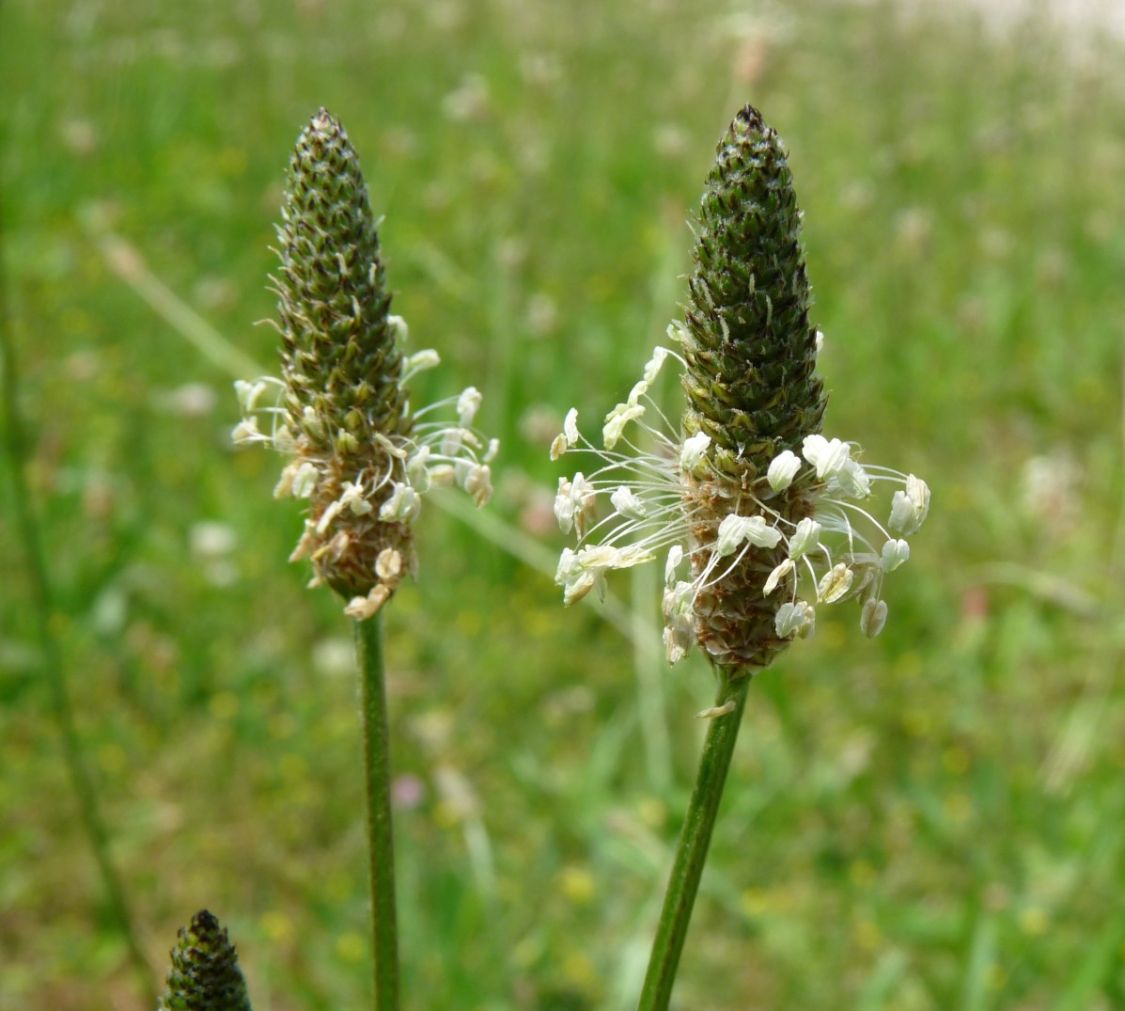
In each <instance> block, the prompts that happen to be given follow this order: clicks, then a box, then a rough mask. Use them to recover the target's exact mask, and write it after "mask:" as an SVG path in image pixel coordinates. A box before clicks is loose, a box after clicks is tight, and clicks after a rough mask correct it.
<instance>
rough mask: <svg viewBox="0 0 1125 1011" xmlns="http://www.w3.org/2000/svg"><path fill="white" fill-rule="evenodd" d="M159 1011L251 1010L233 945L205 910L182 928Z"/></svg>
mask: <svg viewBox="0 0 1125 1011" xmlns="http://www.w3.org/2000/svg"><path fill="white" fill-rule="evenodd" d="M157 1011H251V1008H250V998H249V996H247V993H246V981H245V980H244V979H243V978H242V970H240V969H239V968H238V955H237V954H236V953H235V950H234V945H233V944H231V943H230V938H229V937H227V932H226V930H225V929H224V928H223V927H221V926H220V925H219V921H218V920H217V919H216V918H215V917H214V916H212V915H211V914H210V913H209V912H207V910H206V909H204V910H202V911H201V912H198V913H196V914H195V916H194V917H192V921H191V925H190V926H188V927H181V928H180V932H179V935H178V940H177V941H176V946H175V947H174V948H173V949H172V968H171V971H170V972H169V973H168V989H167V990H166V991H165V993H164V996H163V997H161V998H160V1004H159V1005H158V1006H157Z"/></svg>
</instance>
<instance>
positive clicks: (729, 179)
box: [551, 106, 930, 1011]
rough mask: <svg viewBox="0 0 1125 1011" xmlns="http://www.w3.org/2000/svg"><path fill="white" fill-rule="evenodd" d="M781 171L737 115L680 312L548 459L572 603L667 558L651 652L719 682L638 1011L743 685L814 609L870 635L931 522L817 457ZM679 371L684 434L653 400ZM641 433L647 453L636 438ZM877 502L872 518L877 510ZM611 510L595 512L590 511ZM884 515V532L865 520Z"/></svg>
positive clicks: (780, 159)
mask: <svg viewBox="0 0 1125 1011" xmlns="http://www.w3.org/2000/svg"><path fill="white" fill-rule="evenodd" d="M800 231H801V213H800V210H799V209H798V206H797V199H796V194H795V192H794V189H793V181H792V175H791V173H790V169H789V164H788V156H787V154H786V151H785V148H784V146H783V144H782V143H781V140H780V138H779V137H778V135H777V134H776V132H774V130H772V129H771V128H770V127H769V126H767V125H766V124H765V123H764V122H763V121H762V117H761V115H760V114H759V113H758V111H757V110H756V109H754V108H752V107H751V106H746V107H745V108H744V109H742V111H741V112H739V114H738V115H737V116H736V117H735V119H734V121H733V122H732V123H731V125H730V128H729V129H728V131H727V133H726V135H725V136H724V137H723V139H722V140H721V141H720V143H719V146H718V149H717V152H716V158H715V164H714V167H713V168H712V170H711V173H710V175H709V176H708V179H707V183H706V187H705V189H704V193H703V198H702V201H701V204H700V210H699V216H698V222H697V228H696V242H695V248H694V251H693V270H692V273H691V277H690V280H689V295H690V297H689V301H688V304H687V305H686V306H685V312H684V318H683V320H682V321H677V322H674V323H672V325H671V326H669V328H668V337H669V341H670V343H671V346H670V347H657V348H656V349H655V351H654V352H653V355H652V357H651V358H650V360H649V362H648V363H647V365H646V366H645V369H644V373H643V376H642V378H641V379H640V381H639V382H637V383H636V384H635V385H634V386H633V389H632V390H631V391H630V393H629V396H628V398H627V399H626V400H625V401H624V402H623V403H620V404H618V405H617V406H616V407H615V408H614V409H613V410H612V411H610V413H609V414H608V415H607V416H606V418H605V422H604V424H603V426H602V440H601V441H602V445H601V446H600V447H599V446H596V445H594V443H592V442H591V441H590V440H589V439H587V438H586V437H585V436H584V435H583V434H582V433H581V431H580V430H579V428H578V416H577V412H576V411H574V410H573V409H572V410H571V411H569V412H568V414H567V416H566V419H565V421H564V424H563V431H562V433H561V434H560V435H559V436H558V437H557V438H556V439H555V441H554V443H553V445H552V447H551V455H552V458H558V457H559V456H561V455H563V454H565V453H579V454H583V455H585V456H587V457H588V458H589V459H590V460H591V465H590V467H589V468H588V473H583V472H581V471H580V472H578V473H576V474H574V475H573V476H572V477H569V478H567V477H564V478H560V480H559V490H558V494H557V496H556V499H555V515H556V517H557V518H558V521H559V525H560V526H561V528H562V529H563V531H564V532H568V533H569V532H570V531H572V530H573V531H574V532H575V533H576V534H577V538H578V543H577V545H576V548H575V549H570V548H567V549H566V550H564V551H563V553H562V556H561V558H560V559H559V566H558V571H557V573H556V581H557V582H558V583H559V585H560V586H562V587H563V599H564V602H565V603H566V604H571V603H573V602H575V601H576V600H580V599H581V598H582V597H584V596H585V595H586V594H588V593H589V592H590V591H591V590H595V589H596V590H601V589H602V588H603V587H604V580H605V574H606V573H607V571H608V570H610V569H619V568H628V567H630V566H633V565H638V564H641V563H643V562H647V561H649V560H651V559H654V558H656V557H657V556H663V557H664V576H665V590H664V601H663V611H664V645H665V649H666V652H667V656H668V660H669V662H670V663H673V664H674V663H677V662H678V661H679V660H681V659H682V658H683V657H684V656H685V655H686V653H687V652H688V651H689V650H690V649H691V648H692V647H693V646H695V645H697V644H698V645H699V647H700V648H701V649H702V650H703V652H704V654H705V655H706V656H707V657H708V659H709V660H710V661H711V663H712V664H713V665H714V667H715V668H716V672H717V675H718V678H719V682H720V702H719V704H718V705H717V706H715V707H713V708H712V709H710V710H707V711H706V712H705V713H704V714H702V715H706V716H707V717H709V718H711V719H712V720H713V723H712V725H711V727H710V730H709V732H708V735H707V743H706V744H705V747H704V756H703V761H702V764H701V767H700V773H699V779H698V781H697V784H696V789H695V792H694V794H693V795H692V800H691V807H690V809H689V815H688V821H687V823H686V825H685V828H684V832H683V835H682V837H681V840H680V845H679V849H678V852H677V855H676V861H675V867H674V869H673V872H672V877H671V880H670V883H669V890H668V893H667V896H666V899H665V905H664V909H663V912H662V914H661V920H660V927H659V930H658V935H657V942H656V945H655V947H654V950H653V954H652V960H651V962H650V965H649V972H648V976H647V977H646V980H645V985H644V996H643V997H642V1001H641V1007H642V1008H644V1009H646V1011H656V1009H662V1008H666V1007H667V1006H668V1001H669V999H670V996H671V990H672V983H673V980H674V977H675V970H676V966H677V964H678V961H679V956H680V951H681V949H682V946H683V941H684V936H685V933H686V930H687V924H688V918H689V917H690V914H691V908H692V904H693V902H694V898H695V894H696V890H697V888H698V885H699V878H700V875H701V873H702V869H703V862H704V858H705V856H706V851H707V844H708V841H709V839H710V835H711V827H712V825H713V823H714V818H715V815H716V812H717V810H718V805H719V798H720V796H721V791H722V786H723V782H724V779H725V775H726V768H727V765H728V764H729V762H730V757H731V754H732V753H733V746H734V740H735V736H736V735H737V732H738V724H739V722H740V715H741V712H742V707H743V704H744V701H745V691H746V685H747V683H748V682H749V680H750V678H751V677H752V676H753V674H754V673H755V672H757V671H759V670H761V669H762V668H764V667H765V666H767V665H768V664H769V663H770V662H771V661H772V660H773V659H774V658H775V657H776V656H777V655H778V654H779V653H780V652H781V651H782V650H784V649H785V648H786V647H787V646H788V645H789V644H790V642H792V641H793V640H794V639H795V638H799V637H800V638H808V637H809V636H811V635H812V634H813V632H814V630H815V621H816V609H817V608H818V607H823V606H831V605H835V604H837V603H838V602H841V601H846V600H856V601H858V602H859V605H860V607H859V624H860V628H861V629H862V631H863V632H864V633H865V634H866V635H868V636H875V635H878V634H879V632H880V631H881V630H882V628H883V625H884V623H885V622H886V618H887V604H886V602H885V601H884V599H883V581H884V578H885V577H886V575H887V574H888V573H890V572H892V571H893V570H895V569H897V568H898V567H899V566H901V565H902V564H903V563H904V562H905V561H906V560H907V559H908V558H909V557H910V546H909V544H908V542H907V540H906V538H907V537H909V536H911V535H912V534H913V533H915V532H916V531H917V530H918V528H919V527H920V526H921V525H922V522H923V521H924V520H925V518H926V515H927V513H928V511H929V505H930V491H929V488H928V487H927V486H926V483H925V482H924V481H922V480H921V479H920V478H917V477H915V476H914V475H912V474H901V473H899V472H898V471H894V470H891V469H889V468H885V467H879V466H874V465H871V464H867V463H861V462H860V459H861V450H860V448H859V446H858V445H857V444H856V443H854V442H848V441H843V440H841V439H838V438H826V437H825V436H824V435H822V434H821V426H822V420H823V415H824V410H825V406H826V402H827V398H826V396H825V393H824V389H823V385H822V383H821V381H820V379H819V378H818V377H817V375H816V362H817V356H818V354H819V352H820V349H821V347H822V344H823V336H822V335H821V334H820V332H819V331H817V330H816V329H815V327H813V326H812V325H811V323H810V322H809V306H810V304H811V301H812V293H811V289H810V286H809V282H808V276H807V272H806V269H805V257H804V251H803V249H802V246H801V239H800ZM669 361H672V362H674V363H676V364H677V365H678V366H679V368H680V382H681V385H682V387H683V391H684V395H685V407H684V412H683V417H682V419H681V422H680V424H679V425H678V426H673V424H672V423H671V422H670V421H669V420H668V418H667V417H666V416H665V414H664V413H663V412H662V411H661V409H660V407H659V405H658V403H657V402H656V400H655V399H654V398H653V396H652V395H651V394H650V392H649V391H650V389H651V388H652V386H653V384H654V383H655V382H656V381H657V377H658V375H659V374H660V372H661V371H662V369H663V368H664V367H665V365H666V363H667V362H669ZM637 430H639V431H640V432H641V433H642V435H641V436H640V437H637V436H635V435H633V434H632V433H633V432H635V431H637ZM880 492H885V493H889V494H887V495H886V498H887V499H889V502H888V503H885V504H884V505H883V506H882V507H879V506H875V505H873V504H872V503H873V501H877V500H878V497H879V493H880ZM605 499H608V500H609V509H608V510H604V509H603V508H602V507H601V502H602V501H604V500H605ZM880 508H881V509H882V510H883V512H882V515H883V516H885V517H886V518H885V519H879V518H878V515H879V511H880Z"/></svg>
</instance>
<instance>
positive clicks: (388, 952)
mask: <svg viewBox="0 0 1125 1011" xmlns="http://www.w3.org/2000/svg"><path fill="white" fill-rule="evenodd" d="M355 634H356V639H355V641H356V654H357V657H358V660H359V673H360V679H361V681H362V687H363V751H364V774H365V780H366V788H367V840H368V851H369V853H370V858H371V925H372V952H373V954H374V958H375V1008H376V1011H398V997H399V980H398V926H397V923H396V920H395V863H394V833H393V830H392V828H393V827H392V824H391V760H390V754H389V751H388V747H387V739H388V732H387V689H386V681H385V678H384V675H383V638H382V628H381V618H380V616H379V615H378V614H376V615H375V616H374V617H373V618H368V619H367V620H366V621H359V622H356V633H355Z"/></svg>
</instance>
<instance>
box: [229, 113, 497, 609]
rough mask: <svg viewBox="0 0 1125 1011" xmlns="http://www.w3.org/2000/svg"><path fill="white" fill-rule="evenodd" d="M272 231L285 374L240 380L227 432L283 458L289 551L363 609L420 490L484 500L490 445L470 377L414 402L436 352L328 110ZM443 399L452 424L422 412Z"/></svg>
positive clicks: (394, 558) (401, 569) (385, 586)
mask: <svg viewBox="0 0 1125 1011" xmlns="http://www.w3.org/2000/svg"><path fill="white" fill-rule="evenodd" d="M277 237H278V254H279V256H280V260H281V267H280V271H279V272H278V275H277V276H276V278H274V283H275V291H276V293H277V296H278V316H279V320H278V323H277V328H278V330H279V331H280V333H281V337H282V356H281V357H282V370H281V372H282V376H281V379H280V380H278V379H274V378H272V377H266V378H262V379H259V380H257V381H255V382H238V383H236V384H235V387H236V389H237V391H238V395H239V399H240V401H241V403H242V408H243V411H244V413H245V417H244V419H243V420H242V422H241V423H240V424H239V425H238V426H237V427H236V428H235V430H234V432H233V438H234V441H235V442H236V443H255V442H261V443H266V444H268V445H270V446H272V447H273V448H275V449H277V450H279V451H280V452H282V453H283V454H285V455H286V456H288V457H289V458H290V460H289V463H288V464H287V465H286V467H285V468H284V470H283V471H282V475H281V480H280V481H279V482H278V485H277V488H276V489H275V495H276V496H277V497H284V496H289V495H292V496H295V497H297V498H301V499H307V500H308V502H309V510H308V518H307V520H306V522H305V530H304V533H303V535H302V537H301V539H300V541H299V542H298V544H297V547H296V549H295V550H294V552H293V556H292V558H293V560H297V559H300V558H309V559H311V561H312V565H313V570H314V573H315V576H314V580H313V582H314V584H320V583H326V584H328V585H329V586H331V587H332V588H333V589H334V590H336V591H337V592H338V593H340V594H341V595H343V596H344V597H345V598H346V599H348V600H349V603H348V606H347V608H346V611H347V613H348V614H349V615H351V616H352V617H354V618H356V619H364V618H369V617H371V616H372V615H373V614H374V613H375V612H376V611H378V610H379V608H380V607H381V606H382V604H383V603H384V602H385V601H386V600H387V599H388V598H389V597H390V596H391V594H392V593H393V592H394V590H395V588H396V587H397V586H398V584H399V583H400V582H401V581H402V579H403V578H404V576H405V575H406V574H408V573H413V572H414V570H415V568H416V560H415V554H414V541H413V524H414V521H415V520H416V519H417V517H418V513H419V511H420V509H421V497H422V496H423V495H424V494H425V493H426V492H427V491H428V490H429V489H430V488H431V487H433V486H434V485H440V484H457V485H459V486H460V487H461V488H463V489H464V490H465V491H466V492H467V493H468V494H469V495H471V496H472V498H473V499H474V501H475V502H476V503H477V504H478V505H481V504H483V503H484V502H486V501H487V500H488V498H489V497H490V496H491V493H492V484H491V470H490V468H489V463H490V462H491V460H492V458H493V456H494V455H495V453H496V449H497V444H496V442H495V440H493V441H491V442H488V443H486V442H485V441H484V440H482V439H481V437H480V436H479V435H478V433H477V432H476V431H475V430H474V429H473V428H472V427H471V426H472V421H473V417H474V415H475V414H476V411H477V408H478V407H479V406H480V401H481V396H480V393H479V392H478V391H477V390H476V389H475V388H473V387H469V388H468V389H466V390H464V391H463V392H462V393H461V394H460V396H458V397H453V398H449V399H448V400H445V401H441V402H439V403H437V404H433V405H430V406H429V407H426V408H423V409H422V410H419V411H412V409H411V405H410V401H409V397H408V391H407V383H408V381H409V380H410V378H411V377H412V376H413V375H415V374H417V373H418V372H420V371H422V370H423V369H427V368H431V367H433V366H435V365H437V364H438V356H437V353H436V352H435V351H432V350H422V351H418V352H415V353H414V354H407V353H406V350H405V344H406V340H407V334H408V330H407V326H406V323H405V321H404V320H403V319H402V318H401V317H399V316H393V315H391V314H390V306H391V296H390V294H389V292H388V291H387V287H386V280H385V276H384V275H385V270H384V267H383V261H382V258H381V255H380V248H379V235H378V231H377V227H376V220H375V217H374V215H373V214H372V211H371V205H370V200H369V198H368V194H367V185H366V183H365V182H364V179H363V173H362V172H361V171H360V166H359V158H358V156H357V155H356V152H355V149H354V148H353V147H352V145H351V142H350V141H349V140H348V135H347V133H346V132H345V131H344V128H343V127H342V126H341V125H340V124H339V122H337V121H336V120H335V119H334V118H333V117H332V116H331V115H330V114H329V113H328V112H327V111H326V110H324V109H321V110H320V111H319V112H318V113H317V114H316V115H315V116H314V117H313V118H312V120H311V121H310V122H309V124H308V126H306V127H305V129H304V130H303V131H302V132H301V135H300V136H299V137H298V138H297V144H296V147H295V148H294V151H293V155H292V157H291V158H290V160H289V172H288V176H287V185H286V191H285V200H284V204H283V206H282V211H281V225H280V226H279V227H278V229H277ZM443 407H448V408H450V409H451V410H455V413H456V418H455V420H454V421H453V422H451V423H447V422H438V421H432V420H430V414H431V412H432V411H434V410H436V409H439V408H443ZM263 422H264V424H263Z"/></svg>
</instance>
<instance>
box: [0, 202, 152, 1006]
mask: <svg viewBox="0 0 1125 1011" xmlns="http://www.w3.org/2000/svg"><path fill="white" fill-rule="evenodd" d="M0 229H2V222H0ZM0 235H2V231H0ZM2 267H3V255H2V247H0V371H2V372H3V379H2V382H3V388H2V397H0V399H3V402H4V406H3V414H4V449H5V452H4V458H5V460H6V461H7V464H8V472H9V475H10V479H11V483H12V503H13V509H14V512H15V526H16V531H17V533H18V536H19V541H20V543H21V544H22V545H23V551H24V560H25V565H26V568H27V574H28V582H29V584H30V590H31V593H30V597H31V603H32V609H33V611H34V614H35V617H34V623H35V634H36V637H37V638H38V640H39V655H40V659H41V662H42V665H43V675H44V678H45V680H46V682H47V690H48V692H49V693H50V698H51V711H52V714H53V716H54V719H55V723H56V725H57V726H58V731H59V736H60V738H61V739H62V746H63V760H64V762H65V763H66V771H67V778H68V779H69V780H70V786H71V789H72V790H73V791H74V796H75V799H76V800H77V802H78V814H79V820H80V822H81V825H82V831H83V834H84V835H85V837H86V842H87V844H88V845H89V847H90V851H91V852H92V853H93V856H94V861H95V863H96V864H97V867H98V873H99V875H100V876H101V879H102V887H103V888H104V889H105V895H106V900H107V901H108V903H109V908H110V913H111V915H112V918H113V922H114V924H115V925H116V927H117V929H118V931H119V933H120V934H121V938H122V940H123V941H124V942H125V947H126V950H127V951H128V955H129V961H130V962H131V963H132V966H133V970H134V972H135V974H136V978H137V985H138V987H139V988H140V991H141V993H142V994H143V997H144V1000H145V1003H146V1004H148V1005H149V1006H152V1005H154V1004H155V1003H156V991H155V989H154V988H153V976H152V968H151V966H150V965H149V964H148V960H147V959H146V958H145V954H144V951H143V950H142V948H141V945H140V942H139V940H138V938H137V932H136V929H135V927H134V924H133V914H132V912H131V910H130V908H129V901H128V898H127V897H126V893H125V887H124V884H123V883H122V880H121V876H120V875H119V874H118V872H117V868H116V866H115V865H114V863H113V858H112V856H111V855H110V851H109V833H108V831H107V830H106V825H105V820H104V819H103V818H102V814H101V809H100V806H99V804H98V794H97V787H96V785H95V782H94V776H93V774H92V773H91V771H90V767H89V765H88V764H87V763H86V758H85V755H84V753H83V750H82V741H81V739H80V738H79V735H78V727H77V725H76V723H75V719H74V704H73V702H72V700H71V697H70V687H69V685H68V684H67V678H66V670H65V668H64V666H63V660H62V650H61V649H60V648H59V643H58V640H57V639H56V637H55V634H54V631H53V630H52V616H53V615H54V599H53V594H52V592H51V582H50V578H49V576H48V574H47V559H46V555H45V554H44V551H43V538H42V536H41V534H40V529H39V521H38V518H37V516H36V514H35V509H34V506H33V505H32V502H31V489H30V488H29V487H28V482H27V475H26V467H27V461H28V457H29V452H28V442H27V435H26V430H25V426H24V421H23V418H22V416H21V415H20V408H19V372H18V369H19V366H18V364H17V362H16V350H15V342H14V340H13V338H12V335H11V333H10V332H9V329H8V322H9V321H8V314H7V306H6V301H5V284H4V275H3V270H2Z"/></svg>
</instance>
